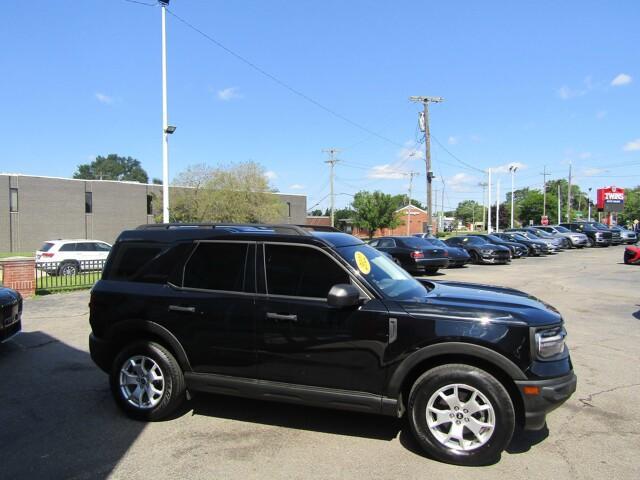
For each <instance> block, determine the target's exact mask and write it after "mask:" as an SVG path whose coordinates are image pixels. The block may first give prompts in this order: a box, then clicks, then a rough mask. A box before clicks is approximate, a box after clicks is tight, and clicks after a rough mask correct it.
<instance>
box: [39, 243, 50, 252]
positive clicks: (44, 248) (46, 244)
mask: <svg viewBox="0 0 640 480" xmlns="http://www.w3.org/2000/svg"><path fill="white" fill-rule="evenodd" d="M51 247H53V243H49V242H47V243H45V244H44V245H42V246H41V247H40V251H41V252H48V251H49V250H51Z"/></svg>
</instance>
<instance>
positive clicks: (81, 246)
mask: <svg viewBox="0 0 640 480" xmlns="http://www.w3.org/2000/svg"><path fill="white" fill-rule="evenodd" d="M95 250H96V244H95V243H91V242H81V243H78V244H77V245H76V252H93V251H95Z"/></svg>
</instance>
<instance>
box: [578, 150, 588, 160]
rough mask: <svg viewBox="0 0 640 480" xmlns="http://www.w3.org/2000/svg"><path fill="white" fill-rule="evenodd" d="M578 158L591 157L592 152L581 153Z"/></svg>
mask: <svg viewBox="0 0 640 480" xmlns="http://www.w3.org/2000/svg"><path fill="white" fill-rule="evenodd" d="M578 158H580V159H581V160H586V159H587V158H591V152H582V153H579V154H578Z"/></svg>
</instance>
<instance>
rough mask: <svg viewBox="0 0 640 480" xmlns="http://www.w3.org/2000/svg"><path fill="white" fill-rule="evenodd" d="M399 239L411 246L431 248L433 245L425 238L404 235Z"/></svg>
mask: <svg viewBox="0 0 640 480" xmlns="http://www.w3.org/2000/svg"><path fill="white" fill-rule="evenodd" d="M399 240H400V241H401V242H402V243H404V245H405V246H407V247H409V248H430V247H431V243H430V242H429V241H428V240H427V239H424V238H418V237H402V238H400V239H399Z"/></svg>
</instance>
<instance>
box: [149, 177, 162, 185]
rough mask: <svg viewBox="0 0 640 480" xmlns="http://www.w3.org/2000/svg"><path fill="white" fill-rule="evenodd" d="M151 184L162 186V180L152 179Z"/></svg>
mask: <svg viewBox="0 0 640 480" xmlns="http://www.w3.org/2000/svg"><path fill="white" fill-rule="evenodd" d="M151 183H153V184H154V185H162V179H161V178H156V177H153V180H151Z"/></svg>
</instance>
